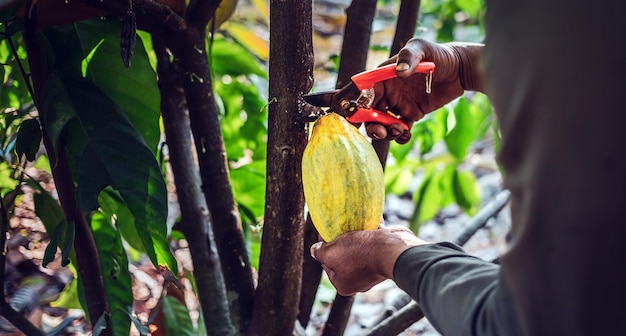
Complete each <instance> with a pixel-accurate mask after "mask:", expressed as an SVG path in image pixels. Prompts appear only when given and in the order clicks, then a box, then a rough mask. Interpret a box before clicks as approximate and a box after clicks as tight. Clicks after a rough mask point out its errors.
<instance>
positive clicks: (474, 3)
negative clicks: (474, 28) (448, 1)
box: [455, 0, 483, 17]
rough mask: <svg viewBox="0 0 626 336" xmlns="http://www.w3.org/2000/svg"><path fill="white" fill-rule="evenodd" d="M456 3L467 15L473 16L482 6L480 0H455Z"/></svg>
mask: <svg viewBox="0 0 626 336" xmlns="http://www.w3.org/2000/svg"><path fill="white" fill-rule="evenodd" d="M455 2H456V5H457V6H459V8H460V9H461V10H463V11H465V12H466V13H467V14H468V15H469V16H472V17H475V16H477V15H478V12H479V11H480V10H481V8H483V4H482V2H481V0H455Z"/></svg>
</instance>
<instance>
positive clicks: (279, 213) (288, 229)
mask: <svg viewBox="0 0 626 336" xmlns="http://www.w3.org/2000/svg"><path fill="white" fill-rule="evenodd" d="M311 14H312V3H311V1H310V0H309V1H300V0H289V1H270V17H271V20H270V31H271V32H272V33H271V35H270V50H271V52H272V56H271V58H270V63H269V75H270V76H269V78H270V81H269V95H270V104H269V115H268V128H269V129H268V144H267V177H266V179H267V180H266V185H267V188H266V197H265V200H266V204H265V220H264V223H265V224H264V226H263V237H262V245H261V246H262V249H261V257H260V262H259V285H258V287H257V291H256V297H255V306H254V313H253V318H252V323H251V327H250V333H249V334H250V335H289V334H291V333H292V331H293V328H294V324H295V321H296V316H297V314H298V311H297V309H296V307H298V300H299V295H298V294H299V293H300V289H301V277H302V253H303V247H302V246H303V238H302V237H303V233H302V232H303V224H304V218H303V217H304V215H303V214H304V193H303V189H302V180H301V173H302V166H301V161H302V153H303V151H304V148H305V146H306V143H307V124H305V123H302V122H301V121H300V118H299V115H300V114H301V113H303V111H302V107H303V105H304V103H303V100H302V97H301V95H302V94H304V93H308V92H309V90H310V89H311V86H312V71H313V61H314V59H313V42H312V35H311V32H312V24H311V19H310V18H311Z"/></svg>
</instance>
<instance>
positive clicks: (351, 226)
mask: <svg viewBox="0 0 626 336" xmlns="http://www.w3.org/2000/svg"><path fill="white" fill-rule="evenodd" d="M302 183H303V187H304V197H305V200H306V203H307V206H308V208H309V216H310V217H311V220H312V221H313V224H314V225H315V228H316V229H317V231H318V232H319V234H320V236H321V237H322V239H324V241H326V242H330V241H332V240H334V239H335V238H337V236H339V235H341V234H342V233H345V232H348V231H355V230H375V229H377V228H378V225H379V224H380V221H381V219H382V215H383V207H384V202H385V183H384V176H383V168H382V166H381V164H380V161H379V159H378V156H377V155H376V151H374V148H373V147H372V144H371V143H370V142H369V141H368V140H367V139H366V138H365V137H364V136H363V135H362V134H361V133H360V132H359V130H358V129H357V128H356V127H354V126H353V125H352V124H350V123H349V122H348V121H347V120H346V119H345V118H343V117H342V116H340V115H339V114H336V113H329V114H326V115H323V116H322V117H320V118H319V119H318V120H317V121H316V122H315V124H314V125H313V131H312V133H311V139H310V140H309V143H308V144H307V146H306V148H305V150H304V153H303V157H302Z"/></svg>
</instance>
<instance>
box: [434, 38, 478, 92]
mask: <svg viewBox="0 0 626 336" xmlns="http://www.w3.org/2000/svg"><path fill="white" fill-rule="evenodd" d="M444 45H445V46H447V47H448V48H450V50H451V51H452V52H453V53H454V54H455V55H456V58H457V59H458V60H459V78H460V80H461V86H462V87H463V89H464V90H467V91H479V92H483V93H484V86H483V76H482V71H481V68H480V54H481V51H482V49H483V46H484V45H483V44H479V43H461V42H451V43H446V44H444Z"/></svg>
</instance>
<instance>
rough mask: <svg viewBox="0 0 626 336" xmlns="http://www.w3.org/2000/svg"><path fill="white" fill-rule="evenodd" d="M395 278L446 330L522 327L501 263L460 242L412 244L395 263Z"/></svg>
mask: <svg viewBox="0 0 626 336" xmlns="http://www.w3.org/2000/svg"><path fill="white" fill-rule="evenodd" d="M394 279H395V281H396V283H397V284H398V286H399V287H400V288H402V289H403V290H405V291H406V292H407V293H409V295H411V297H413V298H414V299H415V300H416V301H417V302H418V304H419V305H420V307H421V308H422V310H423V311H424V313H425V315H426V317H427V318H428V319H429V321H430V322H431V323H432V324H433V326H435V328H437V330H439V331H440V332H442V333H443V334H445V335H448V334H449V335H516V334H518V333H520V329H519V328H518V322H517V318H516V317H515V312H514V311H513V310H512V309H513V308H512V307H513V305H512V302H511V300H510V298H509V295H508V290H507V289H506V287H505V285H504V281H503V279H501V276H500V267H499V266H497V265H494V264H492V263H489V262H487V261H484V260H481V259H478V258H475V257H472V256H470V255H468V254H466V253H465V252H463V251H462V250H461V249H460V248H459V247H457V246H456V245H452V244H449V243H440V244H430V245H423V246H417V247H413V248H411V249H408V250H407V251H405V253H403V254H402V255H401V256H400V257H399V258H398V260H397V262H396V264H395V267H394Z"/></svg>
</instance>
